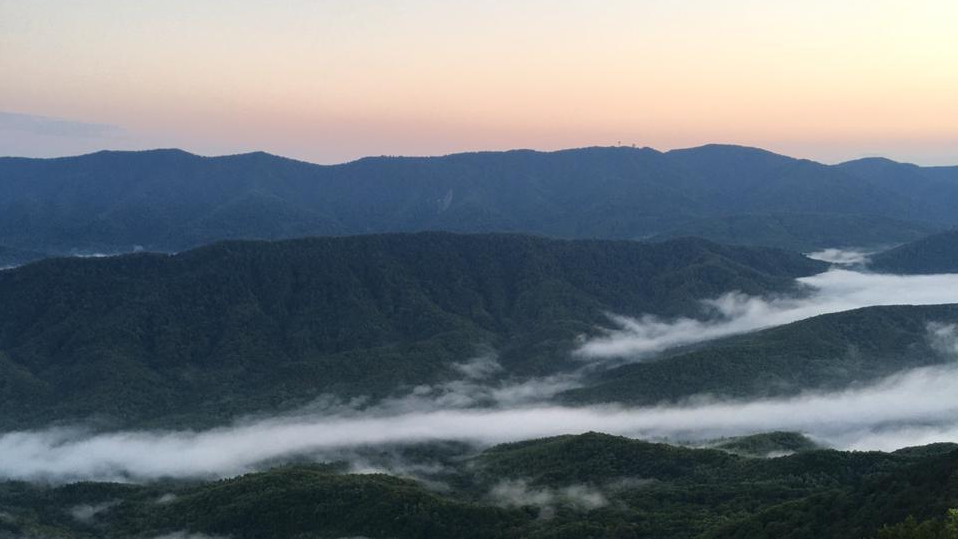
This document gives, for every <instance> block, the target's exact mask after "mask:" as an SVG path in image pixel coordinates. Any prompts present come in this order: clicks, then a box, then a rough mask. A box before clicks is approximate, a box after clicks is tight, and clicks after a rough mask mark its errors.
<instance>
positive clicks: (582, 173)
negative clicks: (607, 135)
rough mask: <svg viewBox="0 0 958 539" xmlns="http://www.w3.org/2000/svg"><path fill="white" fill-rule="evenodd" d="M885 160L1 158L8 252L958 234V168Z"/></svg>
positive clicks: (621, 153) (836, 239)
mask: <svg viewBox="0 0 958 539" xmlns="http://www.w3.org/2000/svg"><path fill="white" fill-rule="evenodd" d="M883 164H888V166H884V167H877V166H872V165H871V164H870V163H869V162H864V163H862V162H855V163H848V164H845V165H840V166H826V165H823V164H820V163H815V162H812V161H808V160H801V159H793V158H790V157H786V156H782V155H776V154H773V153H771V152H767V151H763V150H758V149H754V148H743V147H738V146H720V145H711V146H704V147H701V148H692V149H688V150H677V151H671V152H666V153H663V152H658V151H656V150H653V149H649V148H641V149H636V148H622V147H618V148H584V149H576V150H567V151H560V152H552V153H542V152H534V151H509V152H484V153H470V154H458V155H450V156H445V157H434V158H392V157H376V158H367V159H362V160H359V161H356V162H353V163H347V164H344V165H336V166H319V165H312V164H309V163H303V162H298V161H293V160H289V159H283V158H280V157H276V156H272V155H268V154H264V153H253V154H245V155H236V156H226V157H215V158H205V157H200V156H196V155H191V154H188V153H186V152H182V151H178V150H155V151H147V152H100V153H96V154H91V155H86V156H80V157H70V158H60V159H22V158H0V246H6V247H15V248H19V249H25V250H30V251H41V252H48V253H60V254H64V253H70V252H76V251H82V252H104V253H112V252H128V251H131V250H134V249H135V248H138V247H142V248H145V249H146V250H153V251H178V250H183V249H187V248H190V247H194V246H198V245H201V244H207V243H210V242H214V241H217V240H223V239H238V238H246V239H279V238H289V237H299V236H307V235H328V234H366V233H377V232H412V231H422V230H446V231H453V232H494V231H498V232H503V231H505V232H524V233H534V234H543V235H549V236H556V237H566V238H608V239H639V238H646V237H650V236H653V235H658V234H664V235H668V236H675V235H677V234H680V235H684V234H694V235H700V236H704V237H708V238H713V239H716V240H720V241H733V242H735V243H743V244H759V245H773V246H779V247H790V248H797V247H800V248H802V249H812V248H823V247H836V246H859V247H862V246H882V245H888V244H891V243H897V242H901V241H908V240H911V239H915V238H917V237H919V235H921V234H924V233H925V232H927V231H929V230H935V229H940V228H942V227H945V226H954V225H956V224H958V214H956V213H955V212H954V210H953V209H954V208H955V207H958V169H949V168H922V167H914V166H907V165H900V164H898V163H893V162H888V163H884V162H883ZM759 214H760V216H759ZM743 219H744V223H746V225H745V226H743V224H742V223H743ZM756 219H758V221H756ZM914 222H921V223H923V224H914ZM826 225H827V226H826Z"/></svg>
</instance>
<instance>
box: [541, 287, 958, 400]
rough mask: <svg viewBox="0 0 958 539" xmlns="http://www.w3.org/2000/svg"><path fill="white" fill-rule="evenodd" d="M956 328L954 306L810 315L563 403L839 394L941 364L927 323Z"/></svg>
mask: <svg viewBox="0 0 958 539" xmlns="http://www.w3.org/2000/svg"><path fill="white" fill-rule="evenodd" d="M936 323H937V324H954V323H958V305H928V306H880V307H866V308H863V309H856V310H852V311H845V312H839V313H833V314H826V315H822V316H816V317H813V318H809V319H806V320H801V321H799V322H794V323H791V324H787V325H784V326H780V327H775V328H771V329H766V330H763V331H758V332H755V333H750V334H746V335H741V336H736V337H729V338H726V339H722V340H718V341H712V342H709V343H707V344H706V345H703V346H700V347H697V348H695V349H693V350H686V351H679V352H675V353H673V354H672V355H669V356H665V357H662V358H659V359H656V360H654V361H648V362H643V363H634V364H630V365H624V366H622V367H618V368H615V369H612V370H609V371H605V372H602V373H599V374H598V375H597V376H596V377H595V378H594V379H593V380H592V381H591V382H592V383H590V384H589V385H588V386H586V387H583V388H580V389H572V390H569V391H568V392H566V393H564V394H562V395H560V396H559V398H560V399H561V400H563V401H565V402H569V403H578V404H584V403H601V402H620V403H630V404H638V405H650V404H657V403H660V402H669V401H671V402H675V401H680V400H682V399H684V398H686V397H690V396H693V395H701V394H709V395H713V396H722V397H771V396H787V395H795V394H798V393H800V392H802V391H808V390H825V391H827V390H839V389H843V388H846V387H848V386H849V385H851V384H852V383H856V382H857V383H867V382H871V381H875V380H878V379H879V378H882V377H885V376H889V375H891V374H894V373H897V372H901V371H904V370H907V369H911V368H916V367H924V366H929V365H935V364H941V363H944V362H946V361H951V360H952V359H953V358H949V357H944V356H943V355H942V353H941V351H940V350H938V349H937V348H936V346H935V343H934V339H932V338H930V335H929V324H936Z"/></svg>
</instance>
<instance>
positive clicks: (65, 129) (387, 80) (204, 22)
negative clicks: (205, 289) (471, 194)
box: [0, 0, 958, 164]
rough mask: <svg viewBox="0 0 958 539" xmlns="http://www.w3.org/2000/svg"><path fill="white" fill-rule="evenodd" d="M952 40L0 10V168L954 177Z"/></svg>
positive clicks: (527, 10) (930, 20)
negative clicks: (14, 164) (93, 157)
mask: <svg viewBox="0 0 958 539" xmlns="http://www.w3.org/2000/svg"><path fill="white" fill-rule="evenodd" d="M956 23H958V3H956V2H954V1H946V0H910V1H893V0H869V1H858V0H842V1H838V0H830V1H824V0H804V1H802V2H779V1H768V0H763V1H758V0H730V1H717V0H714V1H706V0H670V1H663V0H659V1H643V0H633V1H625V0H605V1H601V2H596V1H595V0H592V1H584V0H583V1H580V0H551V1H546V0H513V1H475V0H474V1H465V0H286V1H284V2H268V1H266V0H262V1H254V0H205V1H204V0H191V1H186V0H162V1H159V0H136V1H129V0H85V1H82V2H73V1H53V0H35V1H30V2H24V1H20V0H0V73H2V74H3V76H2V78H0V155H32V156H50V155H63V154H76V153H83V152H86V151H94V150H98V149H104V148H121V149H123V148H131V149H132V148H149V147H161V146H162V147H170V146H175V147H182V148H184V149H187V150H190V151H194V152H197V153H202V154H218V153H235V152H240V151H249V150H265V151H269V152H272V153H277V154H281V155H287V156H291V157H296V158H300V159H305V160H309V161H315V162H321V163H332V162H341V161H345V160H349V159H353V158H356V157H360V156H364V155H380V154H405V155H410V154H411V155H435V154H444V153H450V152H456V151H469V150H487V149H509V148H518V147H522V148H536V149H545V150H548V149H558V148H565V147H573V146H589V145H613V144H616V143H617V142H619V141H621V142H622V143H623V144H633V143H634V144H637V145H639V146H652V147H655V148H658V149H669V148H675V147H686V146H694V145H698V144H704V143H708V142H724V143H737V144H747V145H754V146H761V147H764V148H768V149H771V150H773V151H778V152H782V153H786V154H790V155H795V156H798V157H809V158H813V159H818V160H821V161H825V162H834V161H840V160H845V159H852V158H856V157H861V156H865V155H885V156H888V157H892V158H896V159H900V160H909V161H915V162H919V163H926V164H958V97H956V96H958V31H956V30H955V25H956ZM54 119H58V120H54ZM87 124H95V125H87Z"/></svg>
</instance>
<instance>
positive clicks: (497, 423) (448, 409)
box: [0, 270, 958, 481]
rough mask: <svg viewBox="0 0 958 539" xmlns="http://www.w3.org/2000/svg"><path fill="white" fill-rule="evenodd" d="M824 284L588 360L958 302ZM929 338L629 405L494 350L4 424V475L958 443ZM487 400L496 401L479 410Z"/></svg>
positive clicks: (176, 472)
mask: <svg viewBox="0 0 958 539" xmlns="http://www.w3.org/2000/svg"><path fill="white" fill-rule="evenodd" d="M799 281H800V282H801V283H803V284H805V285H808V286H809V287H812V293H810V294H808V295H806V296H805V297H803V298H801V299H796V298H786V297H782V298H772V299H762V298H756V297H747V296H743V295H741V294H735V293H731V294H727V295H725V296H723V297H721V298H718V299H715V300H710V301H707V302H705V303H706V305H708V306H709V307H710V308H712V309H713V310H714V313H715V316H714V317H713V318H712V319H710V320H709V321H701V320H692V319H678V320H669V321H666V320H660V319H657V318H653V317H645V318H641V319H626V318H621V317H620V318H617V319H616V320H617V322H618V324H617V326H618V327H617V328H616V329H614V330H611V331H609V332H608V333H606V334H605V335H602V336H600V337H599V338H597V339H595V340H592V341H589V342H585V343H583V345H582V346H581V348H580V349H579V351H578V353H577V355H578V356H579V358H580V360H582V361H583V362H586V363H587V364H588V363H592V364H598V365H603V364H605V362H621V361H644V360H648V358H649V357H651V356H652V355H654V354H655V353H657V352H660V351H662V350H665V349H668V348H670V347H673V346H677V345H685V344H691V343H695V342H700V341H704V340H709V339H714V338H718V337H723V336H727V335H732V334H737V333H746V332H749V331H754V330H756V329H759V328H763V327H770V326H776V325H781V324H785V323H789V322H794V321H797V320H801V319H805V318H808V317H811V316H816V315H819V314H824V313H831V312H838V311H844V310H848V309H853V308H858V307H866V306H873V305H893V304H913V305H916V304H943V303H958V275H928V276H892V275H877V274H868V273H859V272H853V271H847V270H832V271H828V272H826V273H823V274H820V275H816V276H813V277H807V278H803V279H799ZM929 338H930V339H934V342H933V344H934V345H935V347H936V348H937V349H939V350H940V351H941V352H942V353H943V357H951V358H952V361H951V362H946V363H943V364H941V365H938V366H934V367H924V368H920V369H914V370H910V371H906V372H902V373H899V374H897V375H894V376H892V377H889V378H886V379H884V380H881V381H879V382H877V383H873V384H871V385H868V386H865V387H861V386H854V387H853V388H849V389H847V390H844V391H837V392H830V393H807V394H803V395H799V396H795V397H789V398H777V399H758V400H720V399H714V398H709V397H708V396H700V397H698V398H694V399H691V400H689V401H688V402H689V403H688V404H684V405H670V406H654V407H641V408H628V407H622V406H615V405H607V406H589V407H565V406H557V405H553V404H550V402H549V398H550V397H551V396H553V395H554V394H555V393H556V392H558V391H562V390H564V389H568V388H569V387H575V386H576V385H577V384H578V383H579V381H578V380H577V379H576V377H575V376H574V375H557V376H553V377H549V378H543V379H538V380H532V381H527V382H524V383H518V384H514V385H507V386H501V385H499V386H493V385H486V380H485V379H486V377H488V376H489V375H490V373H493V372H496V371H497V369H499V366H498V364H497V363H496V361H495V358H494V356H481V357H479V358H474V359H473V360H470V361H464V362H463V363H462V364H460V365H459V366H458V371H459V372H460V374H461V375H462V379H461V380H460V381H456V382H449V383H447V384H442V385H440V386H435V387H428V388H419V389H418V390H417V392H414V393H413V394H410V395H409V396H407V397H406V398H402V399H394V400H390V401H385V402H383V403H380V404H379V405H377V406H374V407H371V408H366V409H364V410H362V411H359V410H356V409H352V408H351V407H349V406H346V405H340V406H315V407H313V408H311V409H310V410H309V411H303V412H301V413H298V414H295V415H286V416H282V417H272V418H261V419H257V420H248V421H245V422H239V423H236V424H233V425H230V426H224V427H222V428H217V429H211V430H207V431H199V432H195V431H125V432H106V433H104V432H92V431H87V430H84V429H83V428H80V427H77V428H64V427H57V428H49V429H42V430H34V431H21V432H9V433H5V434H2V435H0V478H3V479H25V480H52V481H70V480H80V479H84V480H134V481H137V480H149V479H154V478H162V477H225V476H231V475H236V474H240V473H244V472H247V471H251V470H255V469H258V467H259V466H262V465H263V463H264V462H267V461H269V462H270V463H275V462H276V461H277V460H281V459H284V458H291V457H294V456H303V455H305V456H309V457H313V458H315V459H317V460H323V459H324V458H326V457H328V456H329V455H332V454H335V453H336V452H337V451H340V452H341V451H343V450H348V449H349V448H356V447H362V446H370V445H384V444H402V443H418V442H429V441H438V440H460V441H465V442H470V443H474V444H476V445H477V446H478V447H484V446H489V445H492V444H496V443H502V442H510V441H517V440H524V439H530V438H539V437H546V436H553V435H560V434H576V433H583V432H588V431H598V432H605V433H609V434H619V435H625V436H630V437H635V438H642V439H651V440H658V441H673V442H694V441H701V440H708V439H714V438H718V437H724V436H735V435H744V434H753V433H759V432H768V431H773V430H788V431H798V432H802V433H805V434H807V435H808V436H810V437H812V438H813V439H814V440H816V441H818V442H819V443H822V444H824V445H828V446H832V447H836V448H841V449H855V450H866V449H867V450H872V449H874V450H895V449H898V448H901V447H906V446H913V445H922V444H927V443H932V442H958V399H956V398H955V395H956V393H958V392H956V389H958V359H955V358H958V330H956V327H955V326H954V325H948V324H931V325H929ZM480 401H481V402H483V403H484V404H487V405H488V404H489V402H492V403H493V404H494V406H491V407H489V406H484V407H481V408H480V407H477V406H476V405H477V403H479V402H480Z"/></svg>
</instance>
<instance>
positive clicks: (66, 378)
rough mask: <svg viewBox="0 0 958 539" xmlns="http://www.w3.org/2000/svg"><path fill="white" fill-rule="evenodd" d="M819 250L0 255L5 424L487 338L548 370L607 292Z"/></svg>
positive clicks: (341, 388) (348, 392)
mask: <svg viewBox="0 0 958 539" xmlns="http://www.w3.org/2000/svg"><path fill="white" fill-rule="evenodd" d="M823 267H824V264H822V263H819V262H816V261H812V260H809V259H807V258H804V257H802V256H800V255H797V254H792V253H788V252H785V251H778V250H773V249H757V248H744V247H739V248H736V247H723V246H719V245H716V244H712V243H709V242H705V241H702V240H677V241H672V242H666V243H661V244H641V243H635V242H610V241H560V240H547V239H540V238H533V237H526V236H512V235H476V236H459V235H453V234H446V233H422V234H415V235H388V236H360V237H341V238H315V239H307V240H293V241H285V242H276V243H267V242H233V243H222V244H218V245H214V246H211V247H206V248H201V249H197V250H195V251H189V252H186V253H182V254H179V255H174V256H170V255H157V254H142V255H128V256H121V257H114V258H102V259H53V260H46V261H42V262H39V263H35V264H31V265H29V266H25V267H23V268H20V269H16V270H8V271H5V272H0V305H3V309H0V408H2V409H3V411H4V413H3V414H2V415H0V428H7V429H8V428H13V427H19V428H22V427H33V426H37V425H39V424H42V423H44V422H48V421H52V420H61V421H70V420H76V419H84V418H87V417H89V416H103V417H105V418H108V419H111V420H113V421H119V422H120V423H123V424H134V423H138V422H139V423H142V422H148V421H159V422H163V423H165V424H168V425H169V424H182V423H186V424H197V423H202V424H207V425H218V424H222V423H224V422H225V421H227V420H229V419H230V418H232V417H235V416H236V415H238V414H243V413H249V412H257V411H267V410H277V409H288V408H291V407H295V406H300V405H303V404H306V403H308V402H310V401H312V400H313V399H315V398H316V397H318V396H320V395H322V394H327V393H328V394H335V395H338V396H341V397H345V398H349V397H358V396H370V397H373V398H374V399H375V398H376V397H381V396H384V395H387V394H390V393H391V392H393V391H396V390H397V389H400V388H407V389H408V388H411V387H413V386H416V385H419V384H426V383H436V382H441V381H444V380H449V379H450V378H453V377H460V376H461V373H459V372H458V371H456V370H455V369H454V368H453V365H454V363H457V362H463V361H465V360H468V359H469V358H471V357H474V356H476V355H477V354H480V353H483V352H484V351H488V350H489V349H492V350H494V351H496V352H498V354H499V361H500V362H501V363H502V365H503V366H504V367H506V371H507V372H508V373H510V374H512V375H518V376H523V375H536V374H546V373H553V372H557V371H561V370H563V369H568V368H570V365H571V364H572V363H574V362H573V361H572V360H570V359H569V358H568V355H569V354H568V352H569V350H570V349H571V348H572V347H573V346H574V343H575V339H576V338H577V337H578V336H579V335H581V334H583V333H590V332H593V331H594V330H595V326H596V325H597V324H600V323H604V322H605V320H606V319H605V313H607V312H610V311H611V312H617V313H623V314H627V315H639V314H641V313H657V314H661V315H677V314H686V315H690V314H696V313H697V312H698V310H699V308H700V306H699V303H698V301H699V300H700V299H702V298H709V297H715V296H717V295H719V294H721V293H724V292H726V291H730V290H741V291H743V292H745V293H749V294H763V293H767V292H771V291H783V290H787V289H789V288H790V287H792V286H793V281H792V279H793V278H795V277H797V276H802V275H808V274H812V273H816V272H818V271H821V270H822V269H823Z"/></svg>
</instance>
